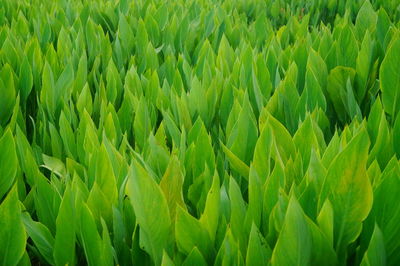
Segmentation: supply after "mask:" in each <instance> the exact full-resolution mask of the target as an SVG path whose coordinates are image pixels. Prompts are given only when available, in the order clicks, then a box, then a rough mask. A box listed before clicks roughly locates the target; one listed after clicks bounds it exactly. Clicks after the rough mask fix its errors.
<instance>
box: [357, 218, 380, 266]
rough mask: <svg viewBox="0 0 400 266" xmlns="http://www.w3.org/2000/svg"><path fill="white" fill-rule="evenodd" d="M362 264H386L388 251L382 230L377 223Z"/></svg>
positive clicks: (365, 265) (368, 265) (370, 265)
mask: <svg viewBox="0 0 400 266" xmlns="http://www.w3.org/2000/svg"><path fill="white" fill-rule="evenodd" d="M360 265H362V266H379V265H386V251H385V243H384V240H383V234H382V231H381V230H380V229H379V226H378V225H376V224H375V228H374V233H373V234H372V238H371V241H370V242H369V246H368V250H367V252H365V254H364V257H363V259H362V261H361V264H360Z"/></svg>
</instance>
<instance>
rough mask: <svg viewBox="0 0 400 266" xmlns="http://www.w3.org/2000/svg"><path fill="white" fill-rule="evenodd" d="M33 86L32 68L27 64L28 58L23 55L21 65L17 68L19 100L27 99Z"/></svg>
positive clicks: (24, 100)
mask: <svg viewBox="0 0 400 266" xmlns="http://www.w3.org/2000/svg"><path fill="white" fill-rule="evenodd" d="M32 86H33V75H32V68H31V65H30V64H29V61H28V58H27V57H24V60H23V61H22V65H21V67H20V70H19V87H20V90H21V101H22V102H23V103H25V102H26V100H27V99H28V96H29V94H30V93H31V91H32Z"/></svg>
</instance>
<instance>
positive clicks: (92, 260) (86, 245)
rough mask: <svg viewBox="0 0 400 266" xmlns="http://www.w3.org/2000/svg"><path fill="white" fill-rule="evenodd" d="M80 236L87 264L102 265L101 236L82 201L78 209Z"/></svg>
mask: <svg viewBox="0 0 400 266" xmlns="http://www.w3.org/2000/svg"><path fill="white" fill-rule="evenodd" d="M79 216H80V237H81V242H82V245H83V249H84V251H85V256H86V260H87V262H88V264H89V265H103V262H104V260H103V258H102V252H101V251H102V250H101V238H100V235H99V232H98V231H97V226H96V223H95V221H94V218H93V215H92V213H91V211H90V210H89V208H88V206H87V205H86V204H85V203H84V204H83V205H82V208H81V211H80V215H79Z"/></svg>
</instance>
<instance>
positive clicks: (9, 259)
mask: <svg viewBox="0 0 400 266" xmlns="http://www.w3.org/2000/svg"><path fill="white" fill-rule="evenodd" d="M0 213H1V215H0V239H1V241H0V264H1V265H11V266H12V265H17V263H18V262H19V260H20V259H21V258H22V256H23V255H24V252H25V245H26V233H25V228H24V225H23V223H22V220H21V208H20V202H19V200H18V195H17V189H16V187H14V188H13V189H12V190H11V191H10V192H9V193H8V195H7V197H6V198H5V200H4V201H3V202H2V203H1V205H0Z"/></svg>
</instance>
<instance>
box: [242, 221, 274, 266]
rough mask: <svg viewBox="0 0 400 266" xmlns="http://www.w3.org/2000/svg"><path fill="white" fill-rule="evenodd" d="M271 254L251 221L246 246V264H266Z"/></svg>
mask: <svg viewBox="0 0 400 266" xmlns="http://www.w3.org/2000/svg"><path fill="white" fill-rule="evenodd" d="M271 256H272V250H271V248H270V247H269V246H268V243H267V242H266V241H265V239H264V237H263V236H262V234H261V233H260V231H259V230H258V228H257V226H256V225H255V224H254V223H253V224H252V226H251V231H250V237H249V244H248V247H247V255H246V265H249V266H250V265H266V264H267V263H268V262H269V260H270V259H271Z"/></svg>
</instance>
